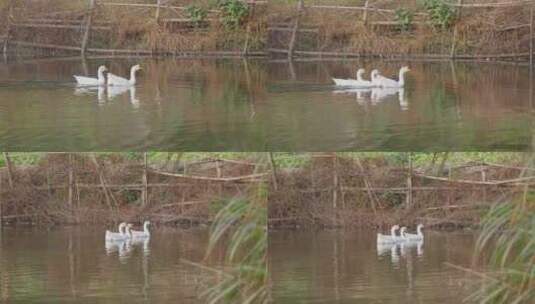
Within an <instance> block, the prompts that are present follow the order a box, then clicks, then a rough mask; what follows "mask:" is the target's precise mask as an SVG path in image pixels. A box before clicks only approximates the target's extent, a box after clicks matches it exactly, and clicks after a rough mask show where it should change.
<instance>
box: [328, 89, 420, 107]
mask: <svg viewBox="0 0 535 304" xmlns="http://www.w3.org/2000/svg"><path fill="white" fill-rule="evenodd" d="M334 93H335V94H352V95H354V96H355V100H356V101H357V103H358V104H359V105H361V106H367V105H377V104H379V103H381V102H387V101H390V100H396V101H398V102H399V106H400V109H401V110H402V111H405V110H408V109H409V101H408V100H407V97H406V96H405V89H404V88H369V89H362V88H347V89H339V88H337V89H336V90H335V91H334ZM396 96H397V98H395V97H396Z"/></svg>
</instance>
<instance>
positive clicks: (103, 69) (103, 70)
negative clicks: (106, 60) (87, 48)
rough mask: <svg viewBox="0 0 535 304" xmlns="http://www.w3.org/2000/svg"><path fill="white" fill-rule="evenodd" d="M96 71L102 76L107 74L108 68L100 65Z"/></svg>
mask: <svg viewBox="0 0 535 304" xmlns="http://www.w3.org/2000/svg"><path fill="white" fill-rule="evenodd" d="M97 71H98V73H99V74H102V73H105V72H107V71H108V68H107V67H106V66H105V65H101V66H99V67H98V70H97Z"/></svg>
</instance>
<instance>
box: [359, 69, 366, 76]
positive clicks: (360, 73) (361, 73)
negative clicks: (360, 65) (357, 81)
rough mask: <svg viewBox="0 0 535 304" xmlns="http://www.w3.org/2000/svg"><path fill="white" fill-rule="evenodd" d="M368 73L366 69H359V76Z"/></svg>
mask: <svg viewBox="0 0 535 304" xmlns="http://www.w3.org/2000/svg"><path fill="white" fill-rule="evenodd" d="M364 73H366V70H365V69H358V70H357V78H359V77H362V76H363V75H364Z"/></svg>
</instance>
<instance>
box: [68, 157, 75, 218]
mask: <svg viewBox="0 0 535 304" xmlns="http://www.w3.org/2000/svg"><path fill="white" fill-rule="evenodd" d="M68 158H69V167H68V170H69V180H68V183H69V184H68V187H69V196H68V200H69V208H70V209H71V215H74V206H73V197H74V169H73V162H74V161H73V156H72V153H69V155H68Z"/></svg>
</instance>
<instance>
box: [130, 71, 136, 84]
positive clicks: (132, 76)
mask: <svg viewBox="0 0 535 304" xmlns="http://www.w3.org/2000/svg"><path fill="white" fill-rule="evenodd" d="M130 84H132V85H134V84H136V70H135V69H134V68H132V69H131V70H130Z"/></svg>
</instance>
